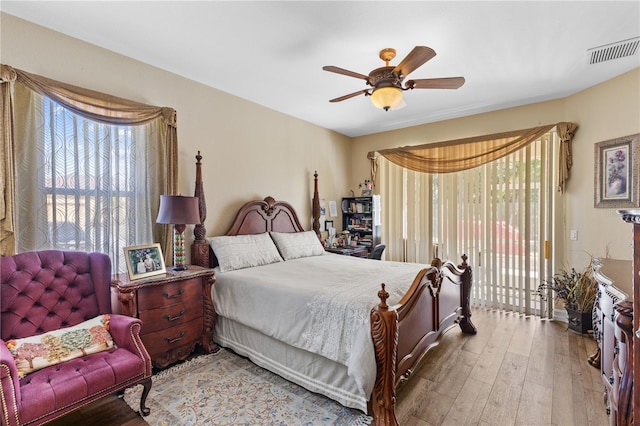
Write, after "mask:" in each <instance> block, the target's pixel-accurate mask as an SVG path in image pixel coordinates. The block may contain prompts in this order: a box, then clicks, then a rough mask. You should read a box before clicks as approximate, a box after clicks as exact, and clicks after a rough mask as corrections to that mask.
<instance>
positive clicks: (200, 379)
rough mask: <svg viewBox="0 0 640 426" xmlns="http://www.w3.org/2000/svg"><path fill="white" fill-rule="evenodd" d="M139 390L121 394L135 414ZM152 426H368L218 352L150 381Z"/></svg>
mask: <svg viewBox="0 0 640 426" xmlns="http://www.w3.org/2000/svg"><path fill="white" fill-rule="evenodd" d="M141 394H142V386H141V385H138V386H135V387H132V388H129V389H127V390H126V391H125V394H124V400H125V401H126V402H127V404H128V405H129V406H130V407H131V408H132V409H133V410H135V411H138V410H139V407H140V405H139V404H140V395H141ZM147 407H149V408H150V409H151V414H149V415H148V416H147V417H144V420H145V421H146V422H147V423H149V424H150V425H151V426H179V425H189V426H192V425H193V426H195V425H215V426H223V425H278V426H285V425H286V426H293V425H309V426H311V425H344V426H357V425H368V424H370V423H371V420H372V419H371V417H368V416H366V415H364V414H363V413H362V412H361V411H359V410H355V409H350V408H346V407H344V406H342V405H340V404H339V403H337V402H335V401H333V400H331V399H329V398H326V397H324V396H322V395H318V394H315V393H312V392H309V391H308V390H306V389H304V388H303V387H300V386H298V385H296V384H293V383H291V382H289V381H287V380H285V379H283V378H281V377H280V376H277V375H275V374H273V373H271V372H269V371H267V370H265V369H263V368H261V367H258V366H257V365H255V364H253V363H252V362H251V361H249V360H247V359H246V358H243V357H240V356H238V355H236V354H234V353H233V352H231V351H228V350H225V349H222V350H220V352H218V353H217V354H210V355H202V356H199V357H196V358H193V359H192V360H189V361H187V362H184V363H182V364H178V365H175V366H173V367H171V368H169V369H167V370H163V371H161V372H160V373H158V374H155V375H154V376H153V386H152V387H151V392H149V396H148V397H147Z"/></svg>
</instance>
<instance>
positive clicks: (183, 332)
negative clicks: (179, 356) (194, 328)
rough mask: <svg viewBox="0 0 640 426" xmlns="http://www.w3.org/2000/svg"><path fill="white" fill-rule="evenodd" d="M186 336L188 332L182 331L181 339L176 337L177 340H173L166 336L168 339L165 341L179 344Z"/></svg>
mask: <svg viewBox="0 0 640 426" xmlns="http://www.w3.org/2000/svg"><path fill="white" fill-rule="evenodd" d="M185 334H186V332H185V331H184V330H182V331H181V332H180V337H175V338H173V339H172V338H171V337H169V336H166V337H165V338H164V340H165V341H166V342H167V343H176V342H179V341H180V340H182V338H183V337H184V335H185Z"/></svg>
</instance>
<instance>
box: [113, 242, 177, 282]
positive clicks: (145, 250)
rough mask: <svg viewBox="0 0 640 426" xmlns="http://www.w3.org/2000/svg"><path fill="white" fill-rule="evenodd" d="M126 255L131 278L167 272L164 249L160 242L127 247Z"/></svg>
mask: <svg viewBox="0 0 640 426" xmlns="http://www.w3.org/2000/svg"><path fill="white" fill-rule="evenodd" d="M124 257H125V260H126V261H127V271H128V272H129V279H130V280H137V279H140V278H146V277H151V276H153V275H159V274H166V273H167V269H166V267H165V265H164V257H163V256H162V249H161V248H160V244H158V243H155V244H146V245H141V246H130V247H125V248H124Z"/></svg>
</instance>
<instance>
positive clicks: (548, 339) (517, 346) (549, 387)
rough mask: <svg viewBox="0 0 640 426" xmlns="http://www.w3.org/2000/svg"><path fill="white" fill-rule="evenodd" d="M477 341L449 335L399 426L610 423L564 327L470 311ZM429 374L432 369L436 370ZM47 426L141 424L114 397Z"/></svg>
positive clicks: (583, 340) (425, 367)
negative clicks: (476, 329) (476, 331)
mask: <svg viewBox="0 0 640 426" xmlns="http://www.w3.org/2000/svg"><path fill="white" fill-rule="evenodd" d="M472 321H473V323H474V324H475V325H476V327H477V328H478V334H476V335H475V336H466V335H463V334H462V333H460V329H459V328H457V327H456V328H453V329H451V330H449V331H448V332H447V333H446V334H445V335H444V337H443V339H442V341H441V344H440V345H438V346H436V347H435V348H433V349H432V350H431V351H430V352H429V353H428V354H427V356H426V357H425V359H424V362H423V363H422V366H421V367H420V368H419V369H418V370H417V371H416V372H415V373H414V377H413V378H412V379H411V380H410V381H409V382H407V384H405V385H404V386H402V387H401V389H400V390H399V391H398V406H397V414H398V422H399V423H400V425H402V426H436V425H480V426H488V425H495V426H503V425H526V426H538V425H556V426H572V425H575V426H586V425H597V426H604V425H607V424H608V423H609V419H608V417H607V415H606V412H605V406H604V402H603V384H602V382H601V380H600V376H599V372H598V370H597V369H595V368H593V367H591V366H590V365H589V364H588V363H587V358H588V356H589V355H591V354H592V353H594V352H595V349H596V343H595V341H594V340H592V339H591V338H590V337H587V336H581V335H580V334H577V333H574V332H573V331H571V330H568V329H567V324H566V323H562V322H557V321H548V320H541V319H539V318H534V317H525V316H522V315H519V314H514V313H506V312H501V311H494V310H484V309H473V310H472ZM434 367H435V368H434ZM52 424H53V425H56V426H59V425H75V424H77V425H86V424H92V425H96V426H111V425H126V426H139V425H146V422H144V420H143V419H142V418H140V417H138V416H137V415H136V414H135V413H134V412H133V411H132V410H131V409H130V408H129V407H128V406H127V405H126V403H124V402H123V401H122V400H121V399H119V398H117V397H115V396H113V397H108V398H104V399H103V400H101V401H98V402H96V403H94V404H91V405H89V406H87V407H86V408H83V409H81V410H78V411H76V412H74V413H70V414H69V415H67V416H65V417H63V418H61V419H59V420H57V421H55V422H53V423H52Z"/></svg>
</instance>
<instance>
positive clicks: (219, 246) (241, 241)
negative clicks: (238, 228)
mask: <svg viewBox="0 0 640 426" xmlns="http://www.w3.org/2000/svg"><path fill="white" fill-rule="evenodd" d="M208 240H209V244H210V245H211V249H213V253H214V254H215V255H216V258H218V265H219V266H220V272H227V271H235V270H236V269H243V268H251V267H253V266H261V265H268V264H270V263H276V262H282V257H280V253H278V249H277V248H276V246H275V245H274V244H273V240H272V239H271V238H270V237H269V235H268V234H267V233H266V232H265V233H262V234H254V235H223V236H220V237H211V238H208Z"/></svg>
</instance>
